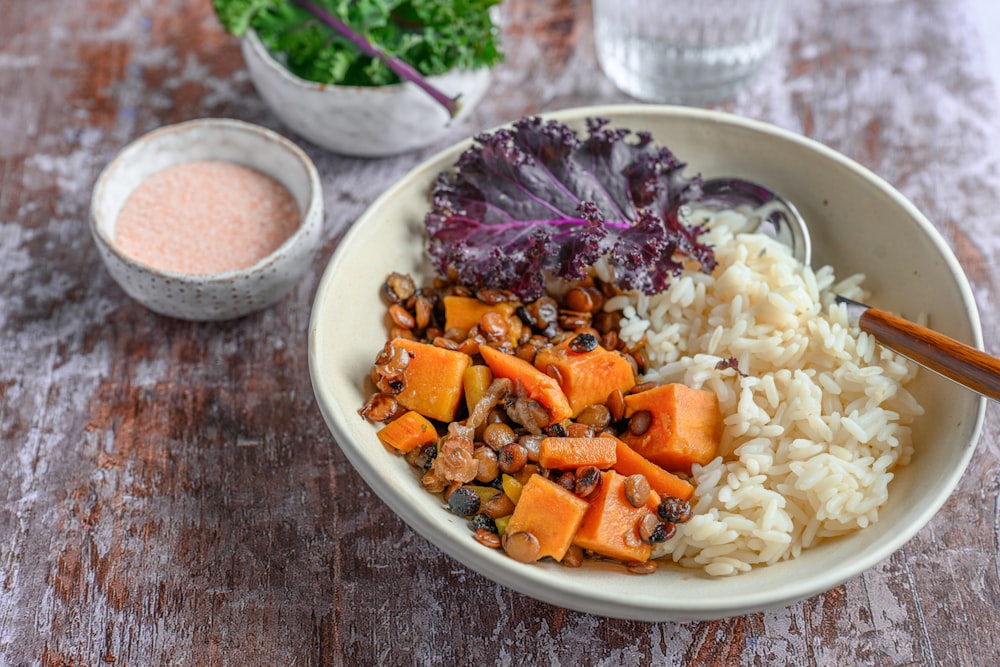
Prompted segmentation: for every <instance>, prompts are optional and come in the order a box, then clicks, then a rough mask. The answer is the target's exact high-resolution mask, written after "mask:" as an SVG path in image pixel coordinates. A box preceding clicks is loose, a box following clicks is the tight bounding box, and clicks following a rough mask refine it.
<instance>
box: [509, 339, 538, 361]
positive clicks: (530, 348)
mask: <svg viewBox="0 0 1000 667" xmlns="http://www.w3.org/2000/svg"><path fill="white" fill-rule="evenodd" d="M537 353H538V349H537V348H536V347H535V346H534V345H532V344H531V343H521V344H520V345H518V346H517V347H516V348H514V356H516V357H517V358H518V359H524V360H525V361H527V362H528V363H529V364H534V363H535V355H536V354H537Z"/></svg>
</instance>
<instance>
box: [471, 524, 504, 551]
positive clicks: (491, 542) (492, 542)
mask: <svg viewBox="0 0 1000 667" xmlns="http://www.w3.org/2000/svg"><path fill="white" fill-rule="evenodd" d="M472 536H473V537H475V538H476V542H479V543H480V544H482V545H483V546H484V547H489V548H490V549H498V548H499V547H500V536H499V535H497V534H496V533H494V532H492V531H489V530H487V529H486V528H476V532H475V533H473V534H472Z"/></svg>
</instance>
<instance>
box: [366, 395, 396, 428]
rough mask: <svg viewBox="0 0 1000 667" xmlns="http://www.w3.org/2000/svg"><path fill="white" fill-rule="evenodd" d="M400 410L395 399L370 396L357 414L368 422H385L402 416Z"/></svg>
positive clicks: (384, 396) (387, 396) (386, 396)
mask: <svg viewBox="0 0 1000 667" xmlns="http://www.w3.org/2000/svg"><path fill="white" fill-rule="evenodd" d="M402 411H403V410H402V408H400V406H399V403H397V402H396V399H395V397H393V396H390V395H388V394H383V393H378V394H372V395H371V397H370V398H369V399H368V401H367V402H366V403H365V404H364V406H363V407H362V408H361V409H360V410H358V414H360V415H361V416H362V417H364V418H365V419H367V420H368V421H370V422H385V421H389V420H390V419H392V418H393V417H395V416H397V415H399V414H402Z"/></svg>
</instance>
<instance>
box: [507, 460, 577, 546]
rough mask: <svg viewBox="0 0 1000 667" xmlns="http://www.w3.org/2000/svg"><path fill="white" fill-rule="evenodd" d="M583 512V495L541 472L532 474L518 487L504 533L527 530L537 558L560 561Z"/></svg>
mask: <svg viewBox="0 0 1000 667" xmlns="http://www.w3.org/2000/svg"><path fill="white" fill-rule="evenodd" d="M587 511H588V504H587V501H586V500H584V499H583V498H580V497H579V496H576V495H575V494H573V493H572V492H570V491H567V490H566V489H564V488H563V487H561V486H559V485H558V484H556V483H555V482H552V481H550V480H548V479H545V478H544V477H542V476H541V475H532V476H531V478H529V479H528V483H527V484H525V485H524V488H523V489H522V490H521V497H520V499H519V500H518V502H517V506H516V507H515V508H514V513H513V514H512V515H511V517H510V521H509V522H508V524H507V528H506V531H505V532H506V533H507V534H508V535H513V534H514V533H519V532H528V533H531V534H532V535H534V536H535V539H537V540H538V543H539V545H540V546H541V549H540V550H539V553H538V557H539V558H544V557H545V556H552V557H553V558H555V559H556V560H562V557H563V556H564V555H566V551H567V549H569V547H570V545H571V544H572V543H573V536H574V535H575V534H576V530H577V528H578V527H579V525H580V522H581V521H582V520H583V517H584V514H585V513H586V512H587Z"/></svg>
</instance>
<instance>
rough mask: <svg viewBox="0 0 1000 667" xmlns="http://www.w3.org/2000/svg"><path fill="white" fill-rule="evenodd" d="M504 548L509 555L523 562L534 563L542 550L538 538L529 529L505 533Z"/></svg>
mask: <svg viewBox="0 0 1000 667" xmlns="http://www.w3.org/2000/svg"><path fill="white" fill-rule="evenodd" d="M503 548H504V551H506V552H507V555H508V556H510V557H511V558H513V559H514V560H516V561H518V562H521V563H533V562H534V561H536V560H538V554H540V553H541V551H542V546H541V544H539V542H538V538H537V537H535V536H534V535H532V534H531V533H529V532H527V531H520V532H517V533H513V534H511V533H504V536H503Z"/></svg>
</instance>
